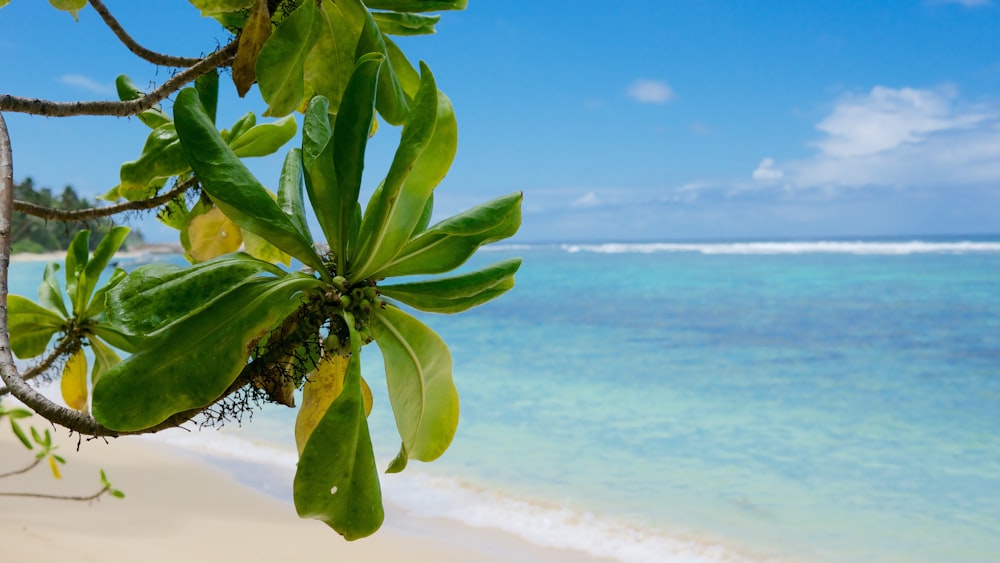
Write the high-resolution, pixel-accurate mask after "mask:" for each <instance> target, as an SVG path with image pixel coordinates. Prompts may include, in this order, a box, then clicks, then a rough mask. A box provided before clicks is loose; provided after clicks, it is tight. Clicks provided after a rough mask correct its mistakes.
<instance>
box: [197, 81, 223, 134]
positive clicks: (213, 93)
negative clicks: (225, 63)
mask: <svg viewBox="0 0 1000 563" xmlns="http://www.w3.org/2000/svg"><path fill="white" fill-rule="evenodd" d="M194 89H195V90H197V91H198V99H199V100H201V105H202V107H204V108H205V113H206V114H207V115H208V117H209V119H211V120H212V123H213V124H214V123H215V114H216V110H217V109H218V106H219V69H217V68H213V69H212V70H211V71H209V72H206V73H205V74H202V75H201V76H199V77H198V78H196V79H195V80H194Z"/></svg>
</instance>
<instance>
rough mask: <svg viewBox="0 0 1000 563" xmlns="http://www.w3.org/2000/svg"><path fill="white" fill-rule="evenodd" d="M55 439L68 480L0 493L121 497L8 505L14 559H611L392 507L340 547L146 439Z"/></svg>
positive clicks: (14, 482)
mask: <svg viewBox="0 0 1000 563" xmlns="http://www.w3.org/2000/svg"><path fill="white" fill-rule="evenodd" d="M56 440H57V441H58V442H59V443H60V445H61V449H60V452H61V453H62V454H64V455H66V456H67V457H68V458H69V461H70V465H68V466H67V468H66V470H65V471H64V475H63V479H62V480H60V481H54V480H53V478H52V475H51V473H50V472H48V470H47V469H45V468H44V467H42V468H39V469H36V470H34V471H31V472H29V473H27V474H25V475H21V476H17V477H12V478H7V479H3V480H0V491H5V492H34V491H45V492H48V493H52V494H87V493H90V492H94V491H96V489H97V488H99V486H100V485H99V481H98V477H97V475H98V471H99V469H100V468H103V469H104V470H105V471H106V472H107V474H108V476H109V478H110V479H111V480H112V483H114V485H115V487H117V488H120V489H121V490H122V491H124V492H125V494H126V498H125V499H123V500H118V499H114V498H102V499H100V500H99V501H96V502H69V501H53V500H39V499H24V498H4V499H3V504H4V507H5V510H4V511H3V512H2V513H0V529H2V530H4V534H3V535H4V550H3V551H4V554H5V555H6V556H7V557H10V558H11V560H12V561H56V560H60V559H67V560H68V559H73V560H78V561H99V562H105V561H107V562H112V561H146V562H149V563H158V562H163V563H167V562H173V561H178V560H191V561H211V560H218V561H245V562H250V563H252V562H255V561H260V562H270V561H276V560H294V561H300V562H304V563H308V562H310V561H317V562H319V561H330V560H345V561H355V562H376V561H391V560H396V559H404V558H405V559H410V560H416V561H437V562H442V563H448V562H456V563H457V562H464V561H481V562H496V563H500V562H504V561H520V562H522V563H531V562H543V561H544V562H554V563H569V562H572V561H581V562H587V561H610V560H608V559H597V558H593V557H591V556H589V555H587V554H585V553H583V552H579V551H570V550H558V549H549V548H545V547H541V546H536V545H533V544H530V543H528V542H526V541H524V540H521V539H519V538H517V537H515V536H513V535H510V534H507V533H504V532H502V531H497V530H488V529H481V528H474V527H470V526H465V525H463V524H461V523H459V522H454V521H449V520H442V519H431V518H420V517H416V516H413V515H409V514H406V513H405V512H401V511H400V510H398V509H395V510H394V509H393V507H391V506H390V507H387V508H388V509H389V512H390V515H391V516H390V518H388V519H387V520H386V523H385V526H383V528H382V530H381V531H380V532H379V534H377V535H375V536H374V537H371V538H367V539H364V540H362V541H358V542H345V541H344V540H343V539H342V538H340V537H339V536H337V535H335V534H331V533H330V530H329V529H328V528H327V527H326V526H325V525H323V524H321V523H319V522H316V523H314V525H310V524H311V523H310V522H306V521H303V520H301V519H299V518H298V516H296V514H295V509H294V507H293V506H292V503H291V502H284V501H282V500H279V499H277V498H273V497H271V496H268V495H267V494H265V493H263V492H260V491H258V490H256V489H254V488H251V487H249V486H246V485H242V484H240V483H238V482H237V481H236V480H235V479H234V478H233V477H232V476H231V475H229V474H228V473H227V472H226V471H225V470H224V469H222V468H220V467H217V466H216V465H214V464H212V463H210V462H208V461H206V460H204V459H202V458H200V457H199V456H198V455H197V454H194V453H192V452H188V451H185V450H183V449H180V448H176V447H173V446H168V445H164V444H162V443H159V442H154V441H150V440H144V439H141V438H139V439H136V438H131V439H115V440H110V441H109V442H108V443H105V442H104V441H102V440H90V441H88V440H84V441H83V442H81V443H80V449H79V451H74V450H75V449H76V447H77V441H76V439H75V438H67V437H66V436H64V435H60V436H58V437H57V438H56ZM25 455H30V454H29V453H27V452H26V451H25V450H24V449H23V448H21V446H20V445H19V444H17V443H16V442H14V440H13V438H12V437H11V436H10V435H9V434H0V459H2V460H8V462H7V463H12V462H13V460H21V459H22V458H24V457H25ZM7 463H4V465H7ZM289 494H290V493H289Z"/></svg>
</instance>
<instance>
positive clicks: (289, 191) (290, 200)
mask: <svg viewBox="0 0 1000 563" xmlns="http://www.w3.org/2000/svg"><path fill="white" fill-rule="evenodd" d="M303 181H304V177H303V170H302V151H301V150H300V149H292V150H290V151H288V155H287V156H285V163H284V164H283V165H282V167H281V178H280V179H279V180H278V207H280V208H281V210H282V211H283V212H284V213H285V215H287V216H288V219H289V220H290V221H291V222H292V225H293V226H294V227H295V228H296V229H297V230H298V231H299V234H300V235H302V238H304V239H306V240H312V233H311V232H309V223H308V222H307V221H306V209H305V205H304V204H303V202H302V185H303Z"/></svg>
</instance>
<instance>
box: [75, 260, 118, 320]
mask: <svg viewBox="0 0 1000 563" xmlns="http://www.w3.org/2000/svg"><path fill="white" fill-rule="evenodd" d="M125 276H126V272H125V270H122V269H121V268H115V270H114V271H113V272H111V277H110V278H108V283H106V284H104V285H103V286H102V287H101V288H100V289H98V290H97V291H96V292H95V293H94V296H93V297H92V298H91V299H90V305H89V306H88V307H87V311H86V312H85V313H84V314H83V318H85V319H93V318H96V317H97V316H98V315H100V314H101V313H103V312H104V305H105V304H104V298H105V297H106V296H107V293H108V291H109V290H110V289H111V288H112V287H114V286H115V284H117V283H118V282H120V281H122V280H123V279H125Z"/></svg>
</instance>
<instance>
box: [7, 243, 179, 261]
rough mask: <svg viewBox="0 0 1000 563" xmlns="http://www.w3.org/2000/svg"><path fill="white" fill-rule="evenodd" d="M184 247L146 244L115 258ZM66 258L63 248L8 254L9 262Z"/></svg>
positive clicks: (167, 251) (159, 252) (124, 251)
mask: <svg viewBox="0 0 1000 563" xmlns="http://www.w3.org/2000/svg"><path fill="white" fill-rule="evenodd" d="M183 253H184V249H183V248H181V246H180V245H176V244H147V245H145V246H141V247H139V248H136V249H133V250H122V251H120V252H118V253H116V254H115V258H117V259H119V260H120V259H124V258H143V257H145V256H149V255H151V254H183ZM65 259H66V251H65V250H56V251H53V252H38V253H35V252H18V253H17V254H11V255H10V261H11V262H62V261H63V260H65Z"/></svg>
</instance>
